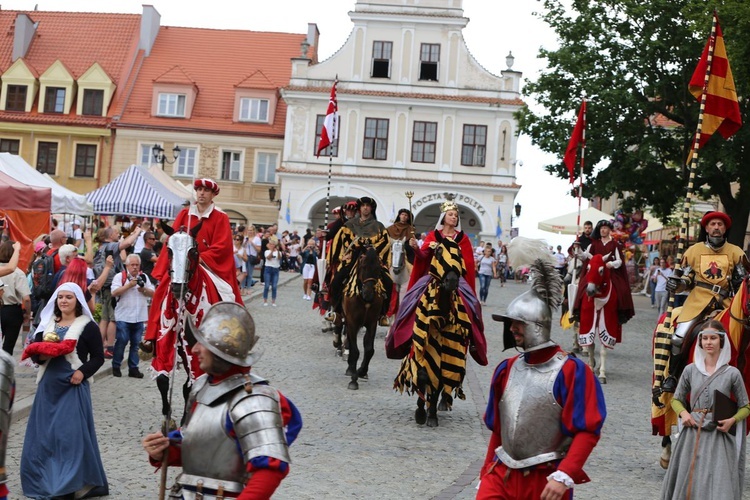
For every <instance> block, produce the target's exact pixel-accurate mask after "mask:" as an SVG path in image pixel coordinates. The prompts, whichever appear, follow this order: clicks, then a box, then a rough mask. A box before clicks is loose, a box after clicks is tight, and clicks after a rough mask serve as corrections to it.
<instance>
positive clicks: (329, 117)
mask: <svg viewBox="0 0 750 500" xmlns="http://www.w3.org/2000/svg"><path fill="white" fill-rule="evenodd" d="M338 84H339V79H338V77H336V79H335V80H334V81H333V87H331V99H330V100H329V101H328V110H327V111H326V117H325V120H323V130H321V132H320V142H319V143H318V149H317V153H316V156H320V152H321V151H323V150H324V149H325V148H327V147H328V146H330V145H331V144H333V143H334V142H335V141H336V139H338V137H339V105H338V101H337V100H336V87H337V86H338Z"/></svg>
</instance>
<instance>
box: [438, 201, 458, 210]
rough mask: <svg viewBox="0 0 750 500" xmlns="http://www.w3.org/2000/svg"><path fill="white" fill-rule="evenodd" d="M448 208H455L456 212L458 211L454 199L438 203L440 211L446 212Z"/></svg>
mask: <svg viewBox="0 0 750 500" xmlns="http://www.w3.org/2000/svg"><path fill="white" fill-rule="evenodd" d="M448 210H455V211H456V212H458V205H456V202H455V201H453V200H448V201H444V202H443V203H442V204H441V205H440V211H441V212H442V213H445V212H447V211H448Z"/></svg>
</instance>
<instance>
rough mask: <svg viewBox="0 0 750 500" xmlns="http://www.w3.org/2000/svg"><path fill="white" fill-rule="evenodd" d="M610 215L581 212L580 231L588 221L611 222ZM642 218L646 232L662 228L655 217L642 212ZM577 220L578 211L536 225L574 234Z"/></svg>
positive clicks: (596, 212) (544, 228)
mask: <svg viewBox="0 0 750 500" xmlns="http://www.w3.org/2000/svg"><path fill="white" fill-rule="evenodd" d="M613 218H614V217H612V216H611V215H610V214H607V213H604V212H602V211H601V210H597V209H596V208H593V207H589V208H585V209H583V210H581V230H583V223H584V222H586V221H587V220H590V221H591V222H593V223H594V226H596V223H597V222H599V221H600V220H602V219H607V220H612V219H613ZM643 218H644V219H645V220H647V221H648V228H647V229H646V232H649V231H657V230H659V229H661V228H662V224H661V222H660V221H659V219H657V218H656V217H654V216H652V215H651V214H650V213H648V212H643ZM577 220H578V211H575V212H572V213H569V214H565V215H560V216H557V217H553V218H551V219H547V220H543V221H541V222H540V223H539V224H538V226H537V227H538V228H539V229H541V230H542V231H549V232H551V233H559V234H576V232H577V231H578V226H577V225H576V221H577Z"/></svg>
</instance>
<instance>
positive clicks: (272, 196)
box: [268, 186, 281, 210]
mask: <svg viewBox="0 0 750 500" xmlns="http://www.w3.org/2000/svg"><path fill="white" fill-rule="evenodd" d="M268 198H269V199H270V200H271V203H276V206H277V207H279V210H281V200H277V199H276V186H271V187H270V188H268Z"/></svg>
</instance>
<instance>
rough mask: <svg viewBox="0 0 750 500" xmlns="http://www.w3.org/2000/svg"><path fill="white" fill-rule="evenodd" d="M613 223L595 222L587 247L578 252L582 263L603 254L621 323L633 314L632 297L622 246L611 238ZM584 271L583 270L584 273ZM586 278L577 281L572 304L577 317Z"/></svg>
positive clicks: (606, 221)
mask: <svg viewBox="0 0 750 500" xmlns="http://www.w3.org/2000/svg"><path fill="white" fill-rule="evenodd" d="M613 227H614V225H613V224H612V222H611V221H609V220H606V219H602V220H600V221H599V222H598V223H597V224H596V228H594V232H593V234H592V241H591V244H590V245H589V246H588V248H585V249H584V251H583V252H582V253H581V254H580V255H581V256H582V257H583V258H584V259H587V260H586V261H584V264H585V263H586V262H587V261H588V259H591V257H593V256H594V255H596V254H599V255H602V256H604V260H605V261H606V265H607V267H608V268H609V270H610V273H611V277H612V285H613V286H614V287H615V289H616V290H617V315H618V321H619V322H620V324H621V325H624V324H625V323H627V322H628V320H629V319H630V318H632V317H633V315H634V314H635V309H634V307H633V297H632V295H631V294H630V283H629V281H628V274H627V271H626V270H625V259H624V258H623V254H622V247H621V246H620V244H619V243H618V242H617V240H615V239H614V238H612V235H611V232H612V229H613ZM585 272H586V271H585V270H584V273H585ZM585 292H586V280H585V279H584V277H582V278H581V280H580V282H579V283H578V294H577V295H576V298H575V302H574V305H573V308H572V309H573V316H574V317H576V318H578V317H579V315H580V310H581V302H582V301H583V297H584V296H585V295H586V293H585Z"/></svg>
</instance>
